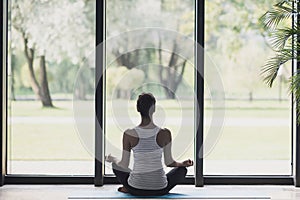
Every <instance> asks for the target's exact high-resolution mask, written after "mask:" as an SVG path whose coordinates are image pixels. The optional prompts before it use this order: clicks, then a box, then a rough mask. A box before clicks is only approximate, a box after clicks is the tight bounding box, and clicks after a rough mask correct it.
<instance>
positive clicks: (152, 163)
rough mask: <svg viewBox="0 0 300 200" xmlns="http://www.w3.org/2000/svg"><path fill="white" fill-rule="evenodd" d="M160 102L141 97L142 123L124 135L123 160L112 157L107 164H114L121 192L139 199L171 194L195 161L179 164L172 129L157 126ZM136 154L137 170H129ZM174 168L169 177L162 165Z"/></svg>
mask: <svg viewBox="0 0 300 200" xmlns="http://www.w3.org/2000/svg"><path fill="white" fill-rule="evenodd" d="M155 103H156V100H155V98H154V96H153V95H152V94H151V93H143V94H141V95H139V98H138V100H137V105H136V107H137V111H138V112H139V113H140V115H141V123H140V124H139V125H138V126H137V127H135V128H133V129H128V130H126V131H125V132H124V135H123V152H122V159H121V161H119V162H118V161H117V159H116V158H115V157H113V156H111V155H109V156H106V161H108V162H111V163H112V166H113V171H114V173H115V175H116V177H117V179H118V180H119V182H120V183H121V184H123V186H122V187H120V188H119V189H118V191H120V192H124V193H130V194H132V195H137V196H157V195H164V194H167V193H168V192H169V191H170V190H171V189H172V188H174V187H175V185H176V184H178V182H180V181H181V180H183V179H184V177H185V175H186V173H187V169H186V167H189V166H192V165H193V161H192V160H190V159H188V160H186V161H183V162H176V161H175V160H174V159H173V157H172V153H171V145H172V137H171V132H170V131H169V130H168V129H166V128H165V129H162V128H159V127H158V126H156V125H155V124H154V123H153V120H152V116H153V113H154V112H155ZM131 150H132V151H133V157H134V165H133V170H132V171H131V170H130V169H128V165H129V159H130V151H131ZM162 154H163V155H164V163H165V165H166V166H168V167H174V168H173V169H172V170H171V171H170V172H169V173H168V174H165V172H164V169H163V163H162Z"/></svg>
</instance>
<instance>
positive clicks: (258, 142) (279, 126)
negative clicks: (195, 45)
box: [204, 0, 292, 175]
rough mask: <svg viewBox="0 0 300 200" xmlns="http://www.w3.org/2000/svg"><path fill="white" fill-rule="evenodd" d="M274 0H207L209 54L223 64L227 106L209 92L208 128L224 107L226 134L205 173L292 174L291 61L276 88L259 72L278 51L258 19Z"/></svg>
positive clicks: (209, 157)
mask: <svg viewBox="0 0 300 200" xmlns="http://www.w3.org/2000/svg"><path fill="white" fill-rule="evenodd" d="M272 4H274V2H272V1H241V2H237V1H225V0H215V1H206V14H205V15H206V16H205V19H206V22H205V23H206V30H205V35H206V38H205V46H206V53H207V54H209V56H210V57H211V59H212V60H213V61H214V63H215V65H216V66H217V67H218V68H219V72H220V75H221V79H222V81H223V86H224V90H225V107H224V108H216V107H214V106H212V103H211V99H212V96H213V94H214V91H210V90H209V89H208V88H206V91H205V99H206V101H205V133H207V132H208V130H209V128H210V126H211V124H210V121H209V120H210V119H211V118H212V113H213V111H214V110H217V109H224V111H225V121H224V126H223V130H222V132H221V135H220V137H219V138H218V140H216V141H215V144H216V145H215V147H214V148H213V150H212V151H210V152H205V154H206V157H205V169H204V174H206V175H217V174H221V175H291V161H292V159H291V155H292V154H291V149H292V148H291V124H292V122H291V101H290V99H291V97H290V96H289V92H288V78H289V77H290V75H291V64H290V63H288V64H286V66H284V67H283V68H282V71H280V73H279V74H278V77H277V79H276V81H275V83H274V85H273V87H272V88H269V87H268V86H267V85H266V84H265V83H264V82H263V80H262V76H261V75H260V70H261V67H262V66H263V65H264V64H265V63H266V60H267V59H268V58H270V56H272V55H274V52H272V50H271V48H270V46H269V44H268V41H267V37H266V36H265V35H264V34H265V33H264V32H262V30H263V29H262V28H261V26H260V25H259V24H258V19H259V17H260V16H261V15H263V14H264V13H265V12H266V11H267V10H268V8H270V6H271V5H272ZM206 67H207V66H206ZM209 76H210V75H207V76H206V77H205V78H206V79H210V78H212V77H209ZM206 137H207V136H206Z"/></svg>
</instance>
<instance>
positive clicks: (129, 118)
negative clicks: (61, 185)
mask: <svg viewBox="0 0 300 200" xmlns="http://www.w3.org/2000/svg"><path fill="white" fill-rule="evenodd" d="M7 2H8V3H9V6H8V28H7V31H8V32H7V33H8V40H7V43H8V49H7V54H8V55H7V59H8V60H7V66H6V69H7V70H6V71H7V74H5V76H6V79H7V88H6V91H2V92H3V95H4V96H6V98H7V121H6V123H7V149H6V152H5V153H6V155H7V171H6V172H7V175H8V176H7V177H10V178H12V179H11V180H14V178H15V177H14V176H17V177H19V176H20V177H24V176H22V175H28V176H35V175H45V176H50V175H54V176H55V177H53V176H52V177H51V178H57V177H56V176H59V175H67V176H63V177H64V178H65V177H67V178H74V177H73V176H70V175H80V176H79V178H82V176H83V177H85V178H86V177H88V179H89V181H91V179H93V177H92V176H94V175H95V180H96V181H95V184H96V185H97V183H96V182H97V181H99V180H100V179H102V178H103V177H104V179H105V178H106V180H109V182H110V181H111V182H116V181H117V180H116V179H115V177H113V173H112V170H111V165H110V164H108V163H106V164H105V165H103V162H104V161H103V157H104V155H107V154H112V155H114V156H117V157H119V158H120V157H121V152H122V136H123V132H124V131H125V130H126V129H128V128H133V127H135V126H137V125H138V124H139V120H140V116H139V113H138V112H137V111H136V99H137V97H138V95H139V94H140V93H142V92H151V93H153V94H154V96H155V97H156V99H157V105H156V112H155V114H154V122H155V123H156V124H157V125H158V126H161V127H167V128H169V129H170V130H171V132H172V138H173V148H172V149H173V156H174V158H175V159H176V160H179V161H182V160H185V159H188V158H191V159H194V160H197V163H198V164H199V165H198V166H197V167H195V168H194V167H190V168H188V175H190V176H188V177H187V178H186V179H185V180H184V181H186V182H189V181H190V183H192V182H193V177H195V176H196V177H197V178H200V179H201V181H202V180H203V175H204V177H205V178H207V179H210V178H212V179H214V178H216V177H217V178H218V177H221V176H222V175H237V176H238V177H239V176H241V175H242V176H243V175H246V176H255V177H257V176H256V175H269V176H268V178H269V177H271V178H274V177H275V178H276V176H275V175H283V176H280V177H279V178H278V177H277V178H278V179H280V180H282V179H281V178H282V177H283V179H289V181H290V180H292V179H291V175H294V171H293V170H292V169H293V168H292V164H293V162H292V161H293V157H292V156H293V154H294V155H295V153H293V152H292V149H293V148H292V142H293V141H292V140H293V138H292V131H293V130H292V129H293V128H292V126H295V123H294V122H293V117H292V110H293V108H292V105H293V104H292V102H291V96H290V94H289V92H288V85H289V82H288V78H289V77H290V75H291V73H292V69H291V63H287V64H285V65H286V66H283V67H282V70H281V71H279V73H278V77H277V79H276V81H275V82H274V85H273V87H272V88H269V87H268V86H267V85H266V84H265V83H264V82H263V78H262V76H261V72H260V70H261V67H262V66H263V65H264V64H265V62H266V60H267V59H268V58H269V57H271V56H272V55H274V52H273V51H272V49H271V48H270V46H269V42H270V41H269V40H268V33H266V32H264V29H263V28H262V25H260V24H259V23H258V19H259V17H260V16H261V15H262V14H264V13H265V11H267V10H268V9H269V8H270V7H271V6H272V4H273V3H274V2H271V1H267V0H264V1H250V0H245V1H239V2H238V1H233V0H232V1H225V0H209V1H204V0H203V1H202V0H201V1H196V0H149V1H145V0H122V1H120V0H99V1H95V0H8V1H7ZM204 2H205V12H204V7H202V6H203V5H204ZM96 10H97V11H96ZM96 16H97V17H96ZM203 16H204V17H205V22H204V25H205V26H204V27H205V29H204V30H201V29H202V27H203V23H202V21H201V20H202V19H203V20H204V18H202V17H203ZM96 18H97V19H96ZM96 26H97V27H96ZM199 27H200V28H199ZM203 33H204V35H205V38H204V40H205V41H204V47H205V48H204V51H203V47H202V46H201V45H200V44H197V43H196V42H195V41H196V40H197V41H198V42H202V38H201V36H203ZM103 35H104V36H103ZM102 36H103V39H104V42H103V43H101V44H99V45H98V46H97V47H96V50H95V43H96V42H95V40H97V42H99V41H102ZM98 50H99V51H98ZM102 50H103V51H102ZM96 52H97V53H98V52H100V53H101V55H99V54H97V55H96ZM102 53H103V54H102ZM95 55H96V57H95ZM97 56H98V57H97ZM102 56H103V57H102ZM203 57H204V58H205V59H202V58H203ZM102 61H103V63H101V62H102ZM202 62H203V63H204V66H203V65H202ZM97 64H101V66H100V65H97ZM102 64H103V65H102ZM102 68H103V74H98V73H100V71H101V70H100V69H102ZM197 69H198V70H200V75H203V78H204V86H203V85H201V84H202V79H201V78H199V76H198V75H199V73H198V72H197ZM202 69H203V70H204V74H201V71H202ZM101 73H102V72H101ZM96 77H97V78H99V77H102V78H103V79H100V80H97V78H96ZM197 78H198V79H197ZM96 81H101V84H100V86H103V88H102V87H98V85H97V83H95V82H96ZM102 81H103V82H102ZM102 83H103V85H102ZM95 86H96V87H95ZM203 87H204V94H202V93H201V92H202V89H203ZM96 90H97V91H96ZM99 91H100V92H99ZM98 92H99V93H98ZM197 92H198V93H197ZM95 99H97V100H99V101H95ZM197 100H198V101H197ZM202 103H203V104H204V108H203V109H202V108H201V106H202ZM199 105H200V107H198V106H199ZM102 109H103V110H102ZM196 111H198V112H196ZM202 112H203V113H204V115H203V116H202ZM95 114H97V120H102V121H101V124H102V123H103V124H102V125H103V126H102V127H98V126H97V125H98V124H95V121H97V120H95ZM202 117H203V119H202ZM198 120H203V121H201V122H199V121H198ZM98 122H99V121H98ZM202 122H203V127H202ZM95 126H96V127H95ZM98 128H99V129H98ZM202 128H203V129H202ZM197 131H198V132H197ZM2 134H6V132H5V131H3V133H2ZM202 136H203V138H202ZM195 137H196V138H195ZM199 138H200V139H199ZM102 139H103V140H102ZM202 139H204V142H203V143H204V144H203V146H202V144H201V140H202ZM197 141H198V143H195V142H197ZM199 141H200V142H199ZM97 142H98V145H99V146H96V148H95V143H97ZM198 147H200V148H199V149H200V151H195V149H197V148H198ZM202 147H204V148H203V149H204V152H203V154H204V159H203V161H204V167H203V168H202V164H203V163H202V157H201V156H202V155H201V154H202V151H201V150H202ZM97 148H98V149H97ZM99 149H100V150H99ZM199 149H197V150H199ZM102 154H103V155H102ZM95 158H97V159H98V161H99V162H97V161H96V162H95ZM131 158H132V156H131ZM199 158H200V159H199ZM131 164H132V162H131ZM94 165H95V166H94ZM199 166H201V167H199ZM102 167H104V170H103V171H102ZM97 168H99V169H97ZM95 169H96V170H95ZM195 169H196V170H199V171H195ZM166 170H169V169H168V168H166ZM202 170H203V171H202ZM197 172H201V173H197ZM202 172H203V173H202ZM102 173H103V174H102ZM10 175H12V176H10ZM210 175H216V177H215V176H214V177H212V176H210ZM28 176H25V177H28ZM45 176H41V177H42V178H45ZM61 177H62V176H60V178H61ZM47 178H48V177H47ZM51 178H50V179H51ZM77 178H78V176H77ZM222 178H224V176H222ZM225 178H226V177H225ZM7 180H8V179H7ZM41 180H42V179H41ZM68 180H69V179H68ZM79 180H80V181H81V179H79ZM85 180H86V179H85ZM214 180H215V179H214ZM196 181H197V179H196ZM201 181H199V182H201ZM99 183H100V184H99V185H101V184H102V180H100V181H99ZM200 185H201V184H200Z"/></svg>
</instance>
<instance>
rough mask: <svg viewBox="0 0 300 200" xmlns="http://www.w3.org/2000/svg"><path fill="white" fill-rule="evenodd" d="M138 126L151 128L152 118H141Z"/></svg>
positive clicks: (152, 124)
mask: <svg viewBox="0 0 300 200" xmlns="http://www.w3.org/2000/svg"><path fill="white" fill-rule="evenodd" d="M139 126H143V127H152V126H154V123H153V121H152V117H142V119H141V123H140V125H139Z"/></svg>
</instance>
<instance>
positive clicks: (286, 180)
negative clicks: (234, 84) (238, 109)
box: [0, 0, 300, 187]
mask: <svg viewBox="0 0 300 200" xmlns="http://www.w3.org/2000/svg"><path fill="white" fill-rule="evenodd" d="M8 1H9V0H3V1H2V3H1V4H0V9H1V11H2V15H1V16H0V18H1V19H0V23H1V27H2V31H1V32H0V36H1V47H0V48H1V50H0V51H1V55H2V62H1V70H0V80H1V87H2V88H3V89H4V90H2V92H1V94H0V95H1V98H0V104H1V107H0V109H1V113H2V115H1V117H0V118H1V127H0V128H1V135H0V156H1V159H0V173H1V177H0V186H2V185H4V184H94V185H95V186H102V185H104V184H118V181H117V179H116V177H113V176H105V175H104V166H103V163H104V162H103V161H104V160H103V157H104V156H103V153H104V152H103V147H104V142H103V138H104V132H103V131H102V130H101V127H103V111H104V109H103V108H104V107H103V104H104V92H103V89H104V87H103V86H104V85H103V82H104V79H103V78H102V77H101V76H100V77H99V74H102V71H103V63H104V55H103V53H104V49H97V50H96V55H97V56H96V66H97V69H96V80H98V81H96V82H98V84H97V87H96V102H99V103H97V104H96V105H95V106H96V107H95V109H96V119H95V120H97V121H98V122H100V124H99V125H100V126H98V127H96V133H95V145H96V150H95V152H96V156H95V157H97V158H100V159H98V160H97V159H95V174H94V176H50V175H49V176H42V175H36V176H35V175H17V174H10V175H7V174H6V165H7V158H6V143H7V141H6V138H7V137H6V136H7V131H6V116H7V113H6V112H7V109H6V108H7V105H6V97H7V89H6V88H7V87H6V84H7V80H6V77H7V76H6V75H7V72H6V68H7V53H6V50H7V11H8V7H7V6H8ZM298 8H299V5H298ZM195 12H196V17H195V27H196V28H195V37H196V41H197V42H198V43H199V44H200V45H202V46H203V47H204V32H205V29H204V25H205V24H204V16H205V0H195ZM297 20H299V19H297ZM104 22H105V0H97V1H96V45H98V44H100V43H102V42H103V41H104V39H105V35H104V33H105V23H104ZM299 38H300V37H299ZM299 54H300V53H299ZM196 56H197V59H195V61H196V63H195V66H196V67H197V69H198V70H197V74H196V86H197V88H196V91H197V100H198V101H197V102H198V105H197V107H198V109H199V110H198V112H197V113H199V114H197V115H196V117H197V119H199V121H200V124H199V127H198V129H197V130H196V135H195V136H196V139H195V141H196V144H195V145H196V146H195V147H196V148H195V149H196V152H199V151H200V150H201V147H202V144H203V99H204V85H203V82H204V80H203V77H202V76H201V74H203V73H204V59H203V58H204V52H203V50H199V49H197V47H196ZM101 63H102V64H101ZM99 66H100V67H99ZM297 69H298V70H299V69H300V62H297ZM198 71H199V72H198ZM292 109H293V110H294V109H295V108H294V106H293V108H292ZM291 123H292V125H294V123H295V120H292V122H291ZM96 124H97V123H96ZM293 145H294V146H293V147H295V151H294V152H293V159H294V175H293V176H272V175H268V176H204V175H203V158H202V157H203V156H202V157H201V156H197V157H195V165H196V166H195V176H187V177H186V179H185V180H184V181H183V182H182V183H181V184H194V185H195V186H197V187H202V186H204V185H210V184H213V185H218V184H222V185H223V184H232V185H235V184H238V185H244V184H247V185H255V184H272V185H295V186H296V187H300V126H299V125H296V128H295V137H294V141H293ZM200 154H202V155H203V152H200Z"/></svg>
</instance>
